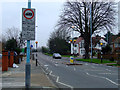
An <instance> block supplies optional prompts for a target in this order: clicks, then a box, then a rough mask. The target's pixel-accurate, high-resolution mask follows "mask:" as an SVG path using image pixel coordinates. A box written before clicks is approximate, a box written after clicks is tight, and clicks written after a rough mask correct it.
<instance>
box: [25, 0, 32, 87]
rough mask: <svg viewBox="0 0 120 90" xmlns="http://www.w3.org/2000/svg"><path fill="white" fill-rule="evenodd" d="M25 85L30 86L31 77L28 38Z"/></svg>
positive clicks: (28, 41)
mask: <svg viewBox="0 0 120 90" xmlns="http://www.w3.org/2000/svg"><path fill="white" fill-rule="evenodd" d="M28 8H29V9H30V8H31V0H28ZM25 73H26V76H25V86H26V88H30V78H31V75H30V74H31V65H30V40H27V60H26V69H25Z"/></svg>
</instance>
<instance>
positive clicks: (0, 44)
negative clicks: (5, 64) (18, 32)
mask: <svg viewBox="0 0 120 90" xmlns="http://www.w3.org/2000/svg"><path fill="white" fill-rule="evenodd" d="M0 53H2V42H0Z"/></svg>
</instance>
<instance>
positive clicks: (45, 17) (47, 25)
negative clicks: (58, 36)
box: [2, 2, 63, 46]
mask: <svg viewBox="0 0 120 90" xmlns="http://www.w3.org/2000/svg"><path fill="white" fill-rule="evenodd" d="M27 5H28V4H27V2H4V3H2V30H3V33H4V32H6V30H7V28H11V27H13V26H14V27H17V28H20V30H22V27H21V25H22V23H21V21H22V8H27ZM31 5H32V6H31V8H35V9H36V26H38V27H36V40H35V41H38V46H45V45H46V44H47V40H48V38H49V35H50V33H51V32H52V31H53V30H54V26H55V25H56V23H57V21H58V19H59V15H60V12H61V10H62V7H63V2H32V4H31ZM33 44H34V43H33Z"/></svg>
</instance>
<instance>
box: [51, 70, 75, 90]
mask: <svg viewBox="0 0 120 90" xmlns="http://www.w3.org/2000/svg"><path fill="white" fill-rule="evenodd" d="M49 75H51V76H54V77H57V79H56V82H57V83H59V84H62V85H64V86H67V87H69V88H71V90H73V87H72V86H70V85H68V84H65V83H62V82H60V81H59V76H56V75H53V74H52V71H50V74H49Z"/></svg>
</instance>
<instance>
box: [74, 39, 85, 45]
mask: <svg viewBox="0 0 120 90" xmlns="http://www.w3.org/2000/svg"><path fill="white" fill-rule="evenodd" d="M82 40H84V39H83V37H79V38H78V39H77V40H76V42H75V44H78V43H79V42H81V41H82Z"/></svg>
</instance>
